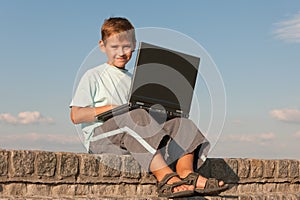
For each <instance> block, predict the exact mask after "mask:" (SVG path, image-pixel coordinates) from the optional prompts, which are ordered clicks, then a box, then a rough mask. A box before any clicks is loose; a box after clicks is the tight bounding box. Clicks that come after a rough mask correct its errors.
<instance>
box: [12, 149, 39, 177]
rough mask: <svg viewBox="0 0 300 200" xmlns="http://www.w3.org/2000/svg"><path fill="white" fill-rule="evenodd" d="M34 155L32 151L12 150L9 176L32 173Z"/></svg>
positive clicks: (29, 174)
mask: <svg viewBox="0 0 300 200" xmlns="http://www.w3.org/2000/svg"><path fill="white" fill-rule="evenodd" d="M34 157H35V154H34V152H32V151H12V155H11V159H12V160H11V165H12V166H11V176H12V177H26V176H31V175H32V174H33V173H34Z"/></svg>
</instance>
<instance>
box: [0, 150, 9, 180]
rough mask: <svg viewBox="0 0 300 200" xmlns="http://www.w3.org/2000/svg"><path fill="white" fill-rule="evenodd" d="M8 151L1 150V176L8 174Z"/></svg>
mask: <svg viewBox="0 0 300 200" xmlns="http://www.w3.org/2000/svg"><path fill="white" fill-rule="evenodd" d="M8 157H9V152H8V151H2V150H1V151H0V176H6V175H7V173H8Z"/></svg>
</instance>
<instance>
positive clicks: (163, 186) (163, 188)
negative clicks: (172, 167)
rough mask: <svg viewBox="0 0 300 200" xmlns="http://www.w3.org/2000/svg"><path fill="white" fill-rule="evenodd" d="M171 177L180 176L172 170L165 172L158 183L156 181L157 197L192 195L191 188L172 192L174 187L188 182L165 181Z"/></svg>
mask: <svg viewBox="0 0 300 200" xmlns="http://www.w3.org/2000/svg"><path fill="white" fill-rule="evenodd" d="M173 177H178V178H180V177H179V176H178V174H177V173H175V172H173V173H170V174H166V175H165V176H164V178H163V179H162V180H161V181H160V182H159V183H157V193H158V196H159V197H168V198H176V197H189V196H192V195H194V191H193V190H185V191H179V192H174V188H175V187H178V186H180V185H188V183H187V182H186V181H178V182H175V183H172V184H167V182H168V181H169V180H170V179H171V178H173Z"/></svg>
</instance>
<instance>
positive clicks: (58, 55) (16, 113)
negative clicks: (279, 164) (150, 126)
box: [0, 0, 300, 159]
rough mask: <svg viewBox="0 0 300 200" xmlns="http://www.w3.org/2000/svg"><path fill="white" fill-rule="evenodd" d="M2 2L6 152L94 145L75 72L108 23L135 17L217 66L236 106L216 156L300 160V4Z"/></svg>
mask: <svg viewBox="0 0 300 200" xmlns="http://www.w3.org/2000/svg"><path fill="white" fill-rule="evenodd" d="M0 5H1V6H0V27H1V31H0V44H1V46H0V58H1V59H0V67H1V74H0V83H1V84H0V91H1V104H0V148H4V149H41V150H50V151H73V152H83V151H84V149H83V146H82V145H81V143H80V141H79V137H78V136H77V131H76V128H75V127H74V125H73V124H71V122H70V120H69V108H68V105H69V103H70V101H71V98H72V90H73V84H74V81H75V77H76V74H77V71H78V70H79V68H80V65H81V64H82V62H83V60H84V59H85V58H86V56H87V55H88V54H89V52H90V51H91V50H92V49H93V48H94V47H95V46H96V45H97V42H98V40H99V37H100V36H99V28H100V26H101V24H102V22H103V20H104V19H105V18H108V17H110V16H125V17H127V18H128V19H130V20H131V21H132V23H133V24H134V25H135V27H136V28H143V27H161V28H167V29H171V30H175V31H178V32H180V33H183V34H185V35H187V36H189V37H191V38H193V39H194V40H195V41H197V42H198V43H199V44H201V45H202V47H203V48H205V49H206V51H207V52H208V53H209V55H210V56H211V58H212V59H213V60H214V62H215V63H216V65H217V67H218V70H219V72H220V75H221V77H222V80H223V82H224V86H225V91H226V97H227V101H226V110H227V112H226V120H225V124H224V128H223V131H222V133H221V135H220V137H219V138H218V142H217V144H216V145H215V146H214V147H213V149H212V151H211V154H210V155H211V156H212V157H256V158H296V159H299V158H300V154H299V153H298V151H299V147H298V146H299V141H300V104H299V102H300V88H299V86H300V79H299V75H300V68H299V66H300V59H299V55H300V54H299V52H300V2H299V1H296V0H294V1H292V0H287V1H272V2H271V1H258V0H253V1H189V3H184V2H183V1H180V2H178V3H176V4H175V3H174V1H168V0H167V1H157V0H155V1H149V2H147V1H129V2H127V3H124V1H111V2H108V1H101V2H100V1H71V0H64V1H56V0H53V1H33V0H28V1H8V0H7V1H6V0H2V1H1V2H0ZM203 118H205V116H203ZM204 121H205V120H204Z"/></svg>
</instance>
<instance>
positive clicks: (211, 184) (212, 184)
mask: <svg viewBox="0 0 300 200" xmlns="http://www.w3.org/2000/svg"><path fill="white" fill-rule="evenodd" d="M219 187H220V186H219V181H218V180H217V179H215V178H209V179H207V181H206V183H205V186H204V188H205V189H215V188H219Z"/></svg>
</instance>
